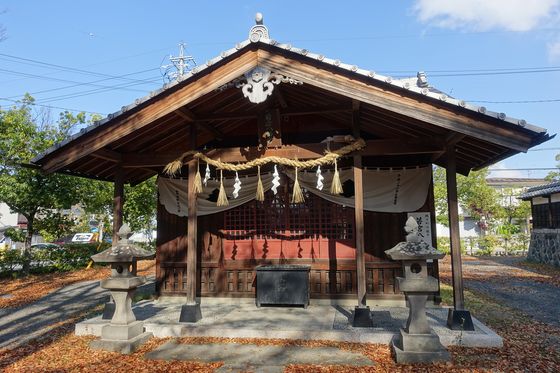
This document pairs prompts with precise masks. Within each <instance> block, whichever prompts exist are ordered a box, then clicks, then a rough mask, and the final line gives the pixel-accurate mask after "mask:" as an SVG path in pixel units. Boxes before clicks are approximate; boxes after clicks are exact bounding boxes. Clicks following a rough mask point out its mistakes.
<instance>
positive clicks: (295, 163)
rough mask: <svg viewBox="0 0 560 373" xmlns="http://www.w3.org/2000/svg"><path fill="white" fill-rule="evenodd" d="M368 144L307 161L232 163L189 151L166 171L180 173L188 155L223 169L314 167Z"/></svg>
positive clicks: (280, 159)
mask: <svg viewBox="0 0 560 373" xmlns="http://www.w3.org/2000/svg"><path fill="white" fill-rule="evenodd" d="M365 146H366V142H365V141H364V140H363V139H357V140H356V141H354V142H353V143H352V144H349V145H346V146H343V147H342V148H340V149H337V150H334V151H332V152H327V153H326V154H325V155H324V156H322V157H321V158H317V159H308V160H306V161H298V160H293V159H288V158H284V157H278V156H271V157H264V158H257V159H253V160H251V161H249V162H246V163H241V164H231V163H227V162H221V161H220V160H215V159H211V158H209V157H208V156H206V155H204V154H202V153H200V152H197V151H192V150H191V151H188V152H185V153H183V154H181V156H180V157H179V158H177V159H176V160H174V161H173V162H170V163H168V164H167V165H166V166H165V169H164V172H165V173H166V174H168V175H175V174H178V173H179V172H180V170H181V167H182V166H183V162H184V161H186V160H188V157H192V158H198V159H200V160H201V161H203V162H206V163H208V164H209V165H211V166H212V167H216V168H219V169H221V170H226V171H232V172H235V171H245V170H249V169H251V168H253V167H256V166H264V165H266V164H268V163H276V164H279V165H282V166H287V167H298V168H303V169H306V168H313V167H317V166H322V165H331V164H333V163H334V161H335V160H337V159H338V158H340V157H342V156H345V155H347V154H350V153H352V152H355V151H357V150H360V149H363V148H365Z"/></svg>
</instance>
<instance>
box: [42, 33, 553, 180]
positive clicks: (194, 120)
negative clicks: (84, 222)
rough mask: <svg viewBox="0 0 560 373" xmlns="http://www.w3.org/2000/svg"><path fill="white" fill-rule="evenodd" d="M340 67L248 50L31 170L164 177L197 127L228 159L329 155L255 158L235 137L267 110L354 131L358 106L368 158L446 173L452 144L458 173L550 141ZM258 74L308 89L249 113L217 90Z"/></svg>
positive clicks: (253, 46)
mask: <svg viewBox="0 0 560 373" xmlns="http://www.w3.org/2000/svg"><path fill="white" fill-rule="evenodd" d="M213 61H214V60H213ZM343 65H344V64H342V65H341V64H340V63H336V61H334V62H332V60H331V62H329V61H328V59H324V58H323V59H320V58H318V57H316V56H314V55H312V54H309V53H307V54H304V53H302V52H301V50H299V51H298V50H295V49H294V48H290V49H288V48H287V47H282V46H281V45H272V43H268V42H262V41H259V42H256V43H251V42H246V43H245V44H244V45H243V46H242V47H240V48H236V49H235V51H232V52H231V53H226V56H225V57H223V58H219V59H218V60H216V61H215V62H212V63H209V64H208V66H206V67H205V69H204V70H203V71H197V72H195V73H194V74H192V75H191V76H190V77H188V78H187V79H185V80H184V81H182V82H180V83H177V84H175V85H173V86H171V87H167V88H166V89H164V90H161V91H160V92H158V93H156V94H153V95H150V98H147V99H145V100H144V101H141V102H139V103H137V104H135V106H133V107H131V108H124V109H123V111H122V112H121V113H117V114H115V115H112V116H110V117H108V118H107V119H106V120H105V121H104V122H102V124H98V125H96V126H94V127H93V128H92V129H90V130H88V131H85V132H84V133H82V134H81V135H79V136H77V137H75V138H74V139H72V140H71V141H67V142H66V143H63V144H62V145H60V146H58V147H57V148H55V149H53V150H52V151H50V152H48V153H46V154H44V155H43V156H40V157H38V158H36V159H35V160H34V163H35V164H36V165H38V166H40V167H41V169H42V170H43V171H44V172H47V173H50V172H60V171H64V172H67V173H74V174H79V175H81V176H86V177H92V178H99V179H102V180H113V179H114V174H115V170H116V169H117V168H123V169H125V170H126V181H127V182H131V183H137V182H140V181H142V180H144V179H146V178H148V177H150V176H152V175H155V174H157V173H159V172H161V170H162V168H163V166H164V165H165V164H166V163H168V162H169V161H171V160H173V159H175V158H176V157H177V156H178V155H180V154H181V153H183V152H184V151H186V150H188V149H189V147H190V145H189V144H190V140H189V130H188V128H189V127H190V126H196V127H198V128H199V131H198V132H199V135H198V136H197V142H196V147H197V148H198V149H203V148H204V147H205V146H208V147H209V148H212V149H213V150H212V151H211V152H212V154H213V155H215V156H217V157H220V158H221V159H222V160H224V161H225V160H227V161H233V162H235V161H244V160H248V159H252V158H253V157H256V156H262V155H273V154H274V155H276V154H278V155H287V154H297V156H298V157H299V158H301V159H303V158H306V157H308V158H313V157H317V156H318V155H320V154H321V155H322V154H323V152H324V144H320V143H318V141H314V142H300V141H299V140H297V139H296V140H295V141H297V142H295V143H291V144H289V145H284V146H282V147H279V148H274V149H268V150H267V151H266V152H265V153H262V154H261V153H259V152H258V151H256V150H255V148H254V147H252V150H251V147H250V145H251V144H240V143H235V141H234V140H232V139H233V138H234V137H235V134H237V133H239V132H240V130H241V132H242V131H247V127H251V126H252V127H256V125H257V122H258V118H259V115H260V113H261V112H262V110H264V109H267V110H268V109H275V110H277V111H278V115H280V116H281V117H282V118H288V119H290V118H305V120H306V121H308V123H315V122H317V123H318V122H321V121H322V122H325V123H327V124H329V125H330V127H329V126H326V127H325V128H330V129H331V130H332V131H335V132H336V131H339V132H341V133H351V132H352V128H351V123H352V120H351V118H352V115H353V104H352V103H353V102H359V103H360V127H361V128H360V130H361V133H362V135H363V137H364V138H366V139H367V141H368V146H367V148H366V149H364V150H363V151H362V155H363V156H364V157H367V156H371V157H377V156H403V157H404V158H402V159H403V160H405V161H406V160H407V159H413V157H414V156H416V155H418V154H429V157H428V158H422V159H423V160H426V159H428V160H429V161H430V162H433V163H435V164H440V165H443V166H445V164H446V157H445V151H446V149H447V148H449V147H451V146H454V147H455V148H456V152H457V154H456V156H457V171H458V172H460V173H462V174H468V172H469V171H470V170H471V169H478V168H482V167H485V166H488V165H490V164H492V163H494V162H496V161H499V160H501V159H503V158H507V157H509V156H511V155H513V154H516V153H518V152H525V151H527V150H528V149H529V148H530V147H532V146H535V145H537V144H540V143H542V142H544V141H547V140H548V139H550V138H551V136H549V135H548V134H547V133H546V131H545V130H543V129H540V128H537V127H534V126H530V125H527V124H526V123H523V122H519V123H521V124H522V125H520V124H515V123H514V122H512V121H509V120H504V118H505V117H503V116H502V117H501V118H502V119H500V116H499V115H498V116H496V117H493V116H490V115H488V113H487V112H485V110H481V109H479V110H477V111H475V110H472V108H469V107H468V105H464V104H463V105H459V104H454V103H452V102H451V101H452V100H451V99H450V98H446V99H443V96H441V97H440V98H439V99H437V98H435V97H433V95H431V94H419V93H418V92H416V91H412V90H410V89H407V88H405V87H404V86H398V85H395V84H394V82H393V83H391V82H390V81H388V80H381V79H379V77H377V76H376V77H371V76H369V75H368V74H364V73H360V71H357V69H354V68H353V67H348V66H346V68H344V66H343ZM256 66H261V67H265V68H267V69H270V70H272V71H275V72H278V73H281V74H283V75H286V76H289V77H290V78H293V79H296V80H298V81H301V82H302V83H303V84H302V85H298V86H294V87H291V86H283V85H281V86H278V87H277V88H278V89H277V90H276V91H277V92H275V94H274V97H275V99H274V104H267V106H262V105H264V104H261V105H251V104H250V103H248V102H247V100H246V99H245V98H244V97H243V96H242V94H241V92H240V91H239V90H238V89H236V88H229V89H223V90H222V89H220V87H223V86H224V85H225V84H227V83H229V82H231V81H232V80H234V79H236V78H238V77H239V76H242V75H243V74H244V73H246V72H247V71H249V70H251V69H253V68H255V67H256ZM422 92H423V91H422ZM271 105H273V106H271ZM295 120H296V119H294V121H295ZM311 127H312V126H311V125H310V128H311ZM320 134H321V133H320V131H319V132H318V133H317V136H319V135H320ZM240 139H241V137H240ZM241 142H243V141H241ZM239 145H242V146H239ZM247 145H249V150H247V149H248V146H247ZM255 145H256V144H255ZM406 156H409V158H406ZM395 159H396V158H395Z"/></svg>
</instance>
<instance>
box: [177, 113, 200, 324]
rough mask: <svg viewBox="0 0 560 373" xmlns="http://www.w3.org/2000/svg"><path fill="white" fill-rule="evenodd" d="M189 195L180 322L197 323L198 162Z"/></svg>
mask: <svg viewBox="0 0 560 373" xmlns="http://www.w3.org/2000/svg"><path fill="white" fill-rule="evenodd" d="M190 140H191V143H190V145H191V146H190V148H191V150H194V149H196V126H195V125H194V124H191V128H190ZM188 168H189V179H188V191H187V192H188V195H187V199H188V200H187V208H188V213H187V291H186V293H187V294H186V302H185V304H183V305H182V306H181V314H180V315H179V322H197V321H198V320H200V319H201V318H202V312H201V310H200V303H198V302H197V301H196V289H197V287H198V286H197V281H198V276H197V262H198V260H197V252H198V243H197V236H198V229H197V221H198V220H197V216H196V207H197V206H196V193H195V192H194V178H195V175H196V169H197V161H196V160H195V159H193V160H191V161H190V162H189V165H188Z"/></svg>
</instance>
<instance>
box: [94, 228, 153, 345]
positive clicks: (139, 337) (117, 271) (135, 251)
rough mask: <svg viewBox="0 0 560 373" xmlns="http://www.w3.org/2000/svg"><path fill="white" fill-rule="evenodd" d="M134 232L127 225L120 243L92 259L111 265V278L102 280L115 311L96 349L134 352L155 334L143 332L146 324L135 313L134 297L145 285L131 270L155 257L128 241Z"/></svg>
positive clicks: (121, 230)
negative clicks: (138, 289)
mask: <svg viewBox="0 0 560 373" xmlns="http://www.w3.org/2000/svg"><path fill="white" fill-rule="evenodd" d="M130 233H131V231H130V228H129V227H128V225H127V224H123V226H122V227H121V229H119V233H118V236H119V241H118V242H117V243H116V244H113V246H112V247H111V248H109V249H107V250H105V251H102V252H100V253H99V254H95V255H93V256H92V257H91V259H93V261H94V262H96V263H110V264H111V276H110V277H109V278H107V279H105V280H101V282H100V284H101V287H102V288H103V289H107V290H110V291H111V296H112V297H113V299H114V301H115V311H114V313H113V317H112V319H111V322H110V323H109V324H108V325H105V326H103V328H102V329H101V339H100V340H96V341H93V342H91V344H90V346H91V347H92V348H96V349H102V350H109V351H115V352H121V353H131V352H133V351H134V350H135V349H136V348H138V346H140V345H141V344H142V343H143V342H145V341H146V340H147V339H148V338H150V337H151V335H152V333H144V325H143V323H142V322H141V321H137V320H136V316H134V312H133V311H132V297H133V295H134V291H135V290H136V288H137V287H138V286H140V285H142V284H144V283H145V282H146V278H145V277H144V276H142V277H138V276H136V274H135V273H134V272H133V271H131V269H132V268H133V267H134V266H135V264H136V261H137V260H143V259H152V258H153V257H154V254H153V253H151V252H149V251H146V250H144V249H141V248H138V247H136V246H135V245H134V244H132V243H130V242H129V241H128V237H129V235H130Z"/></svg>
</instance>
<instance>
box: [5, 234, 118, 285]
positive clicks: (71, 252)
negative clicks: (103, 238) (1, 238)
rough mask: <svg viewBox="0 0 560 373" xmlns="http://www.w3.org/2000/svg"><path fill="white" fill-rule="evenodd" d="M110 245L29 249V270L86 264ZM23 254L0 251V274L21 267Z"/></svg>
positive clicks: (75, 266)
mask: <svg viewBox="0 0 560 373" xmlns="http://www.w3.org/2000/svg"><path fill="white" fill-rule="evenodd" d="M109 246H110V244H109V243H107V242H102V243H91V244H66V245H64V246H62V247H59V248H45V249H35V250H32V251H31V265H32V267H31V272H32V273H44V272H52V271H71V270H74V269H78V268H84V267H85V266H87V264H88V263H89V261H90V260H91V259H90V257H91V256H92V255H93V254H96V253H98V252H100V251H103V250H105V249H107V248H108V247H109ZM22 264H23V255H22V253H21V251H20V250H2V251H0V276H4V277H5V276H6V275H8V274H12V272H13V271H15V270H16V269H19V268H21V265H22Z"/></svg>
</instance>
